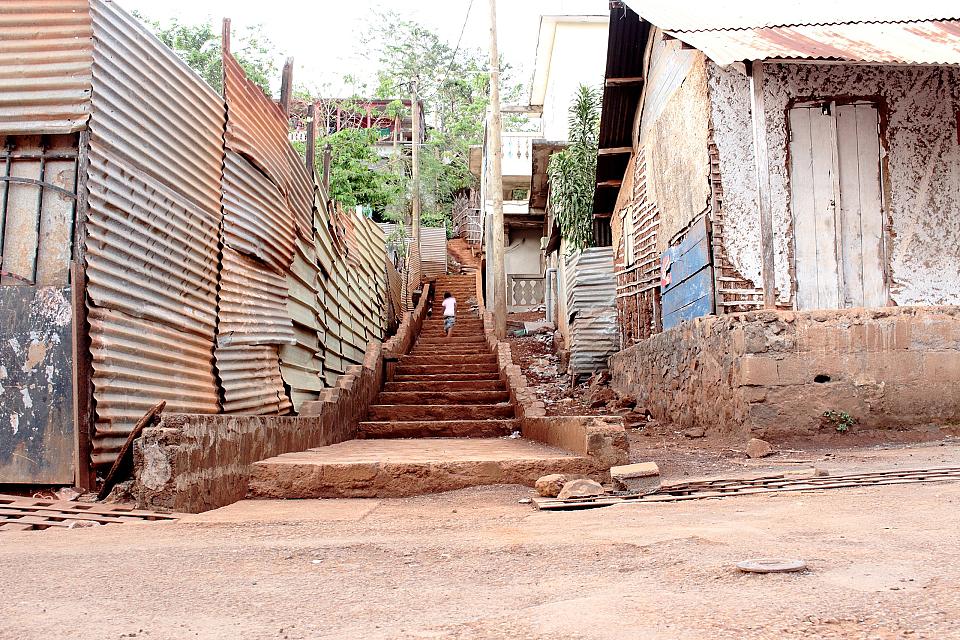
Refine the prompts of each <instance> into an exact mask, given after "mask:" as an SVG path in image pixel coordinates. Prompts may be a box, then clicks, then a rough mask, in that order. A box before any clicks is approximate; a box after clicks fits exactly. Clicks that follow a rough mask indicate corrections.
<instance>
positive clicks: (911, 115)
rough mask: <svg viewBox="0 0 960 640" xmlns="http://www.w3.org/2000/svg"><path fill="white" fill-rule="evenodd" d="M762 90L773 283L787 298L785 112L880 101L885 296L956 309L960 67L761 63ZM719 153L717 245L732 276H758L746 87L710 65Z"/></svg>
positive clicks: (736, 75)
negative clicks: (807, 104)
mask: <svg viewBox="0 0 960 640" xmlns="http://www.w3.org/2000/svg"><path fill="white" fill-rule="evenodd" d="M766 71H767V76H766V81H765V83H764V99H765V102H766V117H767V138H768V147H769V157H770V186H771V192H772V198H773V214H774V236H775V238H774V240H775V245H774V248H775V264H776V283H777V288H778V290H779V291H780V299H781V300H783V301H789V300H791V299H792V297H793V294H794V281H793V278H794V273H793V269H792V267H793V251H794V246H793V220H792V211H791V190H790V171H789V163H790V160H789V157H788V151H787V147H788V122H787V116H786V114H787V109H788V106H789V105H790V102H791V100H794V99H797V98H809V97H814V98H831V97H838V96H842V97H846V98H852V97H862V98H865V99H870V100H876V101H878V102H879V103H880V112H881V116H880V119H881V134H882V142H883V144H884V150H883V160H882V166H883V167H884V174H885V184H884V194H883V197H884V206H885V212H886V216H887V219H886V226H887V229H886V235H887V246H888V253H887V255H886V260H887V265H888V270H889V284H890V287H889V291H890V297H891V300H892V301H893V302H895V303H896V304H898V305H916V304H919V305H936V304H960V141H958V115H957V114H958V112H960V69H954V68H950V67H936V66H867V65H856V66H850V65H819V64H816V65H813V64H802V65H800V64H785V65H767V66H766ZM708 75H709V85H710V91H711V98H712V100H711V111H712V114H711V115H712V120H713V127H714V140H715V142H716V144H717V147H718V150H719V152H720V173H721V180H722V184H723V195H724V200H723V207H724V224H725V229H724V243H725V246H726V249H727V252H728V254H729V256H730V258H731V260H732V261H733V263H734V265H735V266H736V267H737V268H738V270H739V271H740V272H741V273H742V274H743V275H744V276H745V277H747V278H749V279H751V280H753V281H754V282H755V283H756V284H759V283H760V281H761V278H760V252H759V245H760V242H759V238H760V232H759V226H758V219H757V214H756V201H755V197H756V196H755V193H756V186H755V185H756V177H755V171H754V170H753V147H752V144H753V143H752V134H751V120H750V109H749V105H750V97H749V83H748V82H747V79H746V77H744V76H743V75H742V74H741V73H740V72H738V71H737V70H735V69H730V68H719V67H717V66H716V65H713V64H712V63H710V64H709V65H708Z"/></svg>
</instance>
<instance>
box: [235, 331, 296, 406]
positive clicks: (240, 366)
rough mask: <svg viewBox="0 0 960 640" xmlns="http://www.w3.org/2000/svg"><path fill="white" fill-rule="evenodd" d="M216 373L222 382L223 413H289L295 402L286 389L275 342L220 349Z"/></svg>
mask: <svg viewBox="0 0 960 640" xmlns="http://www.w3.org/2000/svg"><path fill="white" fill-rule="evenodd" d="M217 372H218V373H219V375H220V382H221V384H222V385H223V412H224V413H243V414H257V415H266V414H280V415H284V414H287V413H290V408H291V406H292V404H291V403H290V398H288V397H287V392H286V391H285V390H284V388H283V379H282V378H281V376H280V355H279V353H278V351H277V347H276V346H275V345H265V346H252V345H241V346H236V347H222V348H219V349H217Z"/></svg>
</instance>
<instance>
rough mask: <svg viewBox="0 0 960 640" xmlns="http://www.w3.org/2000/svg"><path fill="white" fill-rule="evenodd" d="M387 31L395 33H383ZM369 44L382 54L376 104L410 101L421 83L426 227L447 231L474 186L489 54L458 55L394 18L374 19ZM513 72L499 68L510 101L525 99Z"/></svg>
mask: <svg viewBox="0 0 960 640" xmlns="http://www.w3.org/2000/svg"><path fill="white" fill-rule="evenodd" d="M385 24H389V25H390V29H383V28H382V25H385ZM364 44H365V45H366V46H367V49H368V50H370V51H375V52H377V57H378V62H379V71H378V73H377V78H378V86H377V89H376V91H375V94H376V96H377V97H380V98H396V97H400V96H402V97H404V98H406V97H408V96H409V95H410V83H411V82H412V81H413V80H416V81H417V83H418V88H419V94H420V99H421V100H423V103H424V111H425V116H426V121H427V124H428V126H429V131H428V135H427V141H426V142H425V143H424V145H423V147H422V148H421V154H420V195H421V223H422V224H423V225H425V226H442V225H443V223H444V221H447V220H450V217H451V210H452V204H453V199H454V197H455V196H456V194H457V193H458V192H459V191H461V190H462V189H465V188H468V187H472V186H475V178H474V176H473V175H472V174H471V173H470V146H471V145H477V144H481V143H482V142H483V133H484V123H485V118H486V112H487V106H488V105H489V103H490V97H489V87H490V82H489V75H488V65H487V54H486V53H485V52H484V51H482V50H480V49H469V48H462V47H461V48H456V47H454V46H452V45H451V43H449V42H447V41H446V40H444V39H442V38H441V37H440V36H439V35H438V34H437V33H436V32H435V31H433V30H431V29H429V28H428V27H425V26H423V25H421V24H418V23H416V22H413V21H410V20H404V19H401V18H400V17H399V16H398V15H397V14H395V13H385V14H381V15H379V16H376V19H375V20H374V21H373V22H372V23H371V27H370V29H369V31H368V33H367V34H366V35H365V36H364ZM510 72H511V69H510V67H509V65H506V64H501V74H500V76H501V84H502V85H503V87H502V88H501V96H502V100H503V101H504V102H509V101H511V100H516V99H518V98H519V96H520V93H521V86H520V85H519V84H518V83H515V82H513V81H512V80H511V77H510ZM518 122H519V123H520V124H522V120H519V121H518ZM448 226H449V225H448Z"/></svg>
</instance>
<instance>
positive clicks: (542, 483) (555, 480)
mask: <svg viewBox="0 0 960 640" xmlns="http://www.w3.org/2000/svg"><path fill="white" fill-rule="evenodd" d="M566 482H567V476H565V475H563V474H562V473H551V474H550V475H547V476H543V477H541V478H540V479H539V480H537V484H536V490H537V494H538V495H541V496H543V497H544V498H556V497H557V496H558V495H560V491H561V490H562V489H563V485H564V484H566Z"/></svg>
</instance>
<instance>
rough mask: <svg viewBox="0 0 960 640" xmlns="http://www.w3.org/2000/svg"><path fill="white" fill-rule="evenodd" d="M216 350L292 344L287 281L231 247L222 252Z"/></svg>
mask: <svg viewBox="0 0 960 640" xmlns="http://www.w3.org/2000/svg"><path fill="white" fill-rule="evenodd" d="M217 315H218V317H219V324H218V325H217V346H218V348H219V347H229V346H234V345H241V344H250V345H264V344H293V343H294V342H295V339H294V335H293V323H292V322H291V321H290V317H289V316H288V315H287V279H286V278H285V277H284V276H282V275H280V274H279V273H274V272H272V271H270V270H269V269H268V268H267V267H266V266H265V265H263V264H261V263H259V262H257V261H256V260H253V259H252V258H248V257H246V256H244V255H242V254H240V253H238V252H236V251H234V250H233V249H231V248H230V247H224V248H223V261H222V262H221V269H220V302H219V308H218V310H217Z"/></svg>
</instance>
